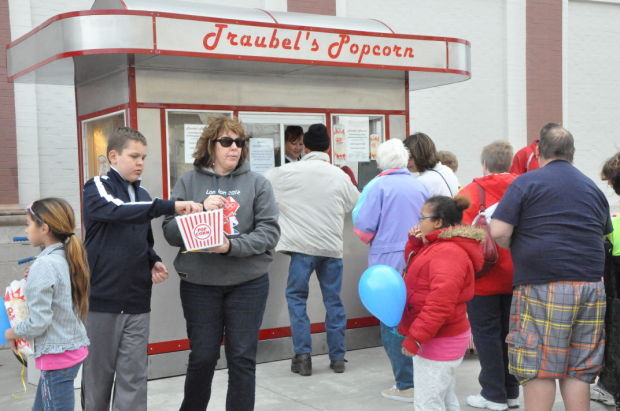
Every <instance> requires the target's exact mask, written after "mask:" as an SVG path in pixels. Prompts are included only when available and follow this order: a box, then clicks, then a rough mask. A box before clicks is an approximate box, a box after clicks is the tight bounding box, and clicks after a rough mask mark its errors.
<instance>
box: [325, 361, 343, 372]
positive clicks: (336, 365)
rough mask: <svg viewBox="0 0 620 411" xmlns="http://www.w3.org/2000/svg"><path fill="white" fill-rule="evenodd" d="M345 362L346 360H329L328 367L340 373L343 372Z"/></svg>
mask: <svg viewBox="0 0 620 411" xmlns="http://www.w3.org/2000/svg"><path fill="white" fill-rule="evenodd" d="M345 362H347V360H331V361H330V362H329V368H331V369H332V370H334V372H335V373H337V374H342V373H343V372H344V363H345Z"/></svg>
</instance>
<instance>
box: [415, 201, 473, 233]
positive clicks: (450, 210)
mask: <svg viewBox="0 0 620 411" xmlns="http://www.w3.org/2000/svg"><path fill="white" fill-rule="evenodd" d="M424 204H425V205H428V206H429V207H430V209H431V210H432V212H431V213H432V215H433V216H434V217H435V218H433V220H438V219H441V221H442V225H441V227H442V228H444V227H451V226H455V225H459V224H461V220H462V219H463V211H465V210H467V207H469V204H470V201H469V198H468V197H465V196H460V195H459V196H456V197H454V198H452V197H446V196H434V197H431V198H429V199H428V200H426V203H424Z"/></svg>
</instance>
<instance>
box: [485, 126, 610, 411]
mask: <svg viewBox="0 0 620 411" xmlns="http://www.w3.org/2000/svg"><path fill="white" fill-rule="evenodd" d="M574 153H575V147H574V140H573V136H572V135H571V133H570V132H569V131H568V130H566V129H564V128H562V127H559V126H557V127H552V128H550V129H549V130H547V131H546V132H545V133H544V134H543V135H541V138H540V141H539V142H538V147H537V150H536V155H537V157H538V160H539V163H540V166H541V168H540V169H538V170H534V171H531V172H529V173H526V174H523V175H521V176H520V177H519V178H517V179H516V180H515V181H514V182H513V183H512V184H511V185H510V186H509V187H508V189H507V190H506V193H505V194H504V197H503V198H502V200H501V202H500V203H499V205H498V207H497V210H496V211H495V213H494V214H493V221H492V223H491V234H492V236H493V238H494V239H495V240H496V241H497V243H498V244H499V245H500V246H502V247H506V248H510V250H511V252H512V259H513V262H514V267H515V271H514V280H513V281H514V286H515V289H514V294H513V299H512V307H511V314H510V332H509V334H508V336H507V337H506V342H507V343H508V359H509V371H510V373H511V374H513V375H515V376H516V377H517V379H518V380H519V382H520V383H521V384H523V385H524V388H523V391H524V396H525V409H530V407H532V408H534V406H536V407H538V408H537V409H545V408H546V409H548V410H551V408H552V406H553V402H554V400H555V389H556V388H555V380H556V379H558V380H559V381H560V391H561V392H562V398H563V399H564V401H565V404H566V405H568V404H572V405H571V406H575V405H576V404H583V407H584V408H585V407H587V404H588V403H589V399H590V394H589V384H590V383H592V382H594V379H595V378H596V376H597V374H598V373H599V371H600V369H601V367H602V364H603V352H604V345H605V336H604V319H605V290H604V287H603V283H602V281H601V277H602V274H603V267H604V262H605V255H604V248H603V236H604V235H605V234H608V233H609V232H611V220H610V214H609V204H608V203H607V199H606V198H605V195H604V194H603V193H602V192H601V190H599V189H598V187H597V186H596V185H595V184H594V182H593V181H592V180H590V179H589V178H588V177H586V176H585V175H584V174H583V173H581V172H580V171H579V170H577V168H575V167H574V166H573V165H572V164H571V163H572V161H573V154H574Z"/></svg>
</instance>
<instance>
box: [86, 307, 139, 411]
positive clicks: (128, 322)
mask: <svg viewBox="0 0 620 411" xmlns="http://www.w3.org/2000/svg"><path fill="white" fill-rule="evenodd" d="M149 317H150V315H149V313H145V314H114V313H99V312H90V313H89V314H88V320H87V321H86V331H87V333H88V338H89V339H90V346H89V347H88V357H87V358H86V360H85V361H84V365H83V370H82V408H83V409H84V410H86V411H108V410H109V409H110V399H111V400H112V410H113V411H125V410H130V411H146V382H147V346H148V340H149ZM112 388H114V390H112ZM112 391H113V392H112ZM111 394H113V395H112V398H110V396H111Z"/></svg>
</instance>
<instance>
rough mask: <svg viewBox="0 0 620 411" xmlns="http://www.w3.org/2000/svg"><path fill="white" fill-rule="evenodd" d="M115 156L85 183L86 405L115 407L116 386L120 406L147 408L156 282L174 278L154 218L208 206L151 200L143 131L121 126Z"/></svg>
mask: <svg viewBox="0 0 620 411" xmlns="http://www.w3.org/2000/svg"><path fill="white" fill-rule="evenodd" d="M107 156H108V160H109V161H110V164H111V170H110V171H109V172H108V174H107V176H97V177H94V178H92V179H90V180H89V181H88V182H87V183H86V185H85V186H84V198H83V200H84V225H85V229H86V240H85V246H86V251H87V253H88V264H89V266H90V270H91V279H90V312H89V315H88V321H87V324H86V328H87V332H88V337H89V338H90V341H91V346H90V354H89V357H88V358H87V359H86V361H85V362H84V369H83V378H82V406H83V408H84V409H86V410H88V411H92V410H106V411H107V410H109V408H110V395H111V392H112V385H113V384H114V396H113V398H114V400H113V401H114V404H113V409H114V410H131V411H138V410H146V382H147V345H148V335H149V313H150V311H151V288H152V285H153V284H154V283H155V284H157V283H160V282H162V281H164V280H166V279H167V278H168V270H167V269H166V266H165V265H164V264H163V263H162V262H161V258H159V256H158V255H157V254H156V253H155V251H154V250H153V243H154V242H153V233H152V231H151V220H152V219H153V218H156V217H159V216H161V215H169V214H174V213H175V212H176V213H179V214H187V213H192V212H198V211H202V205H201V204H198V203H194V202H192V201H176V202H175V201H172V200H162V199H159V198H156V199H154V200H153V199H151V197H150V195H149V193H148V192H147V191H146V189H144V188H143V187H141V186H140V176H141V175H142V172H143V170H144V159H145V157H146V139H145V138H144V136H143V135H142V134H141V133H140V132H139V131H137V130H133V129H130V128H127V127H121V128H119V129H117V130H116V131H115V132H114V133H113V134H112V135H111V136H110V138H109V140H108V148H107Z"/></svg>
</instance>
